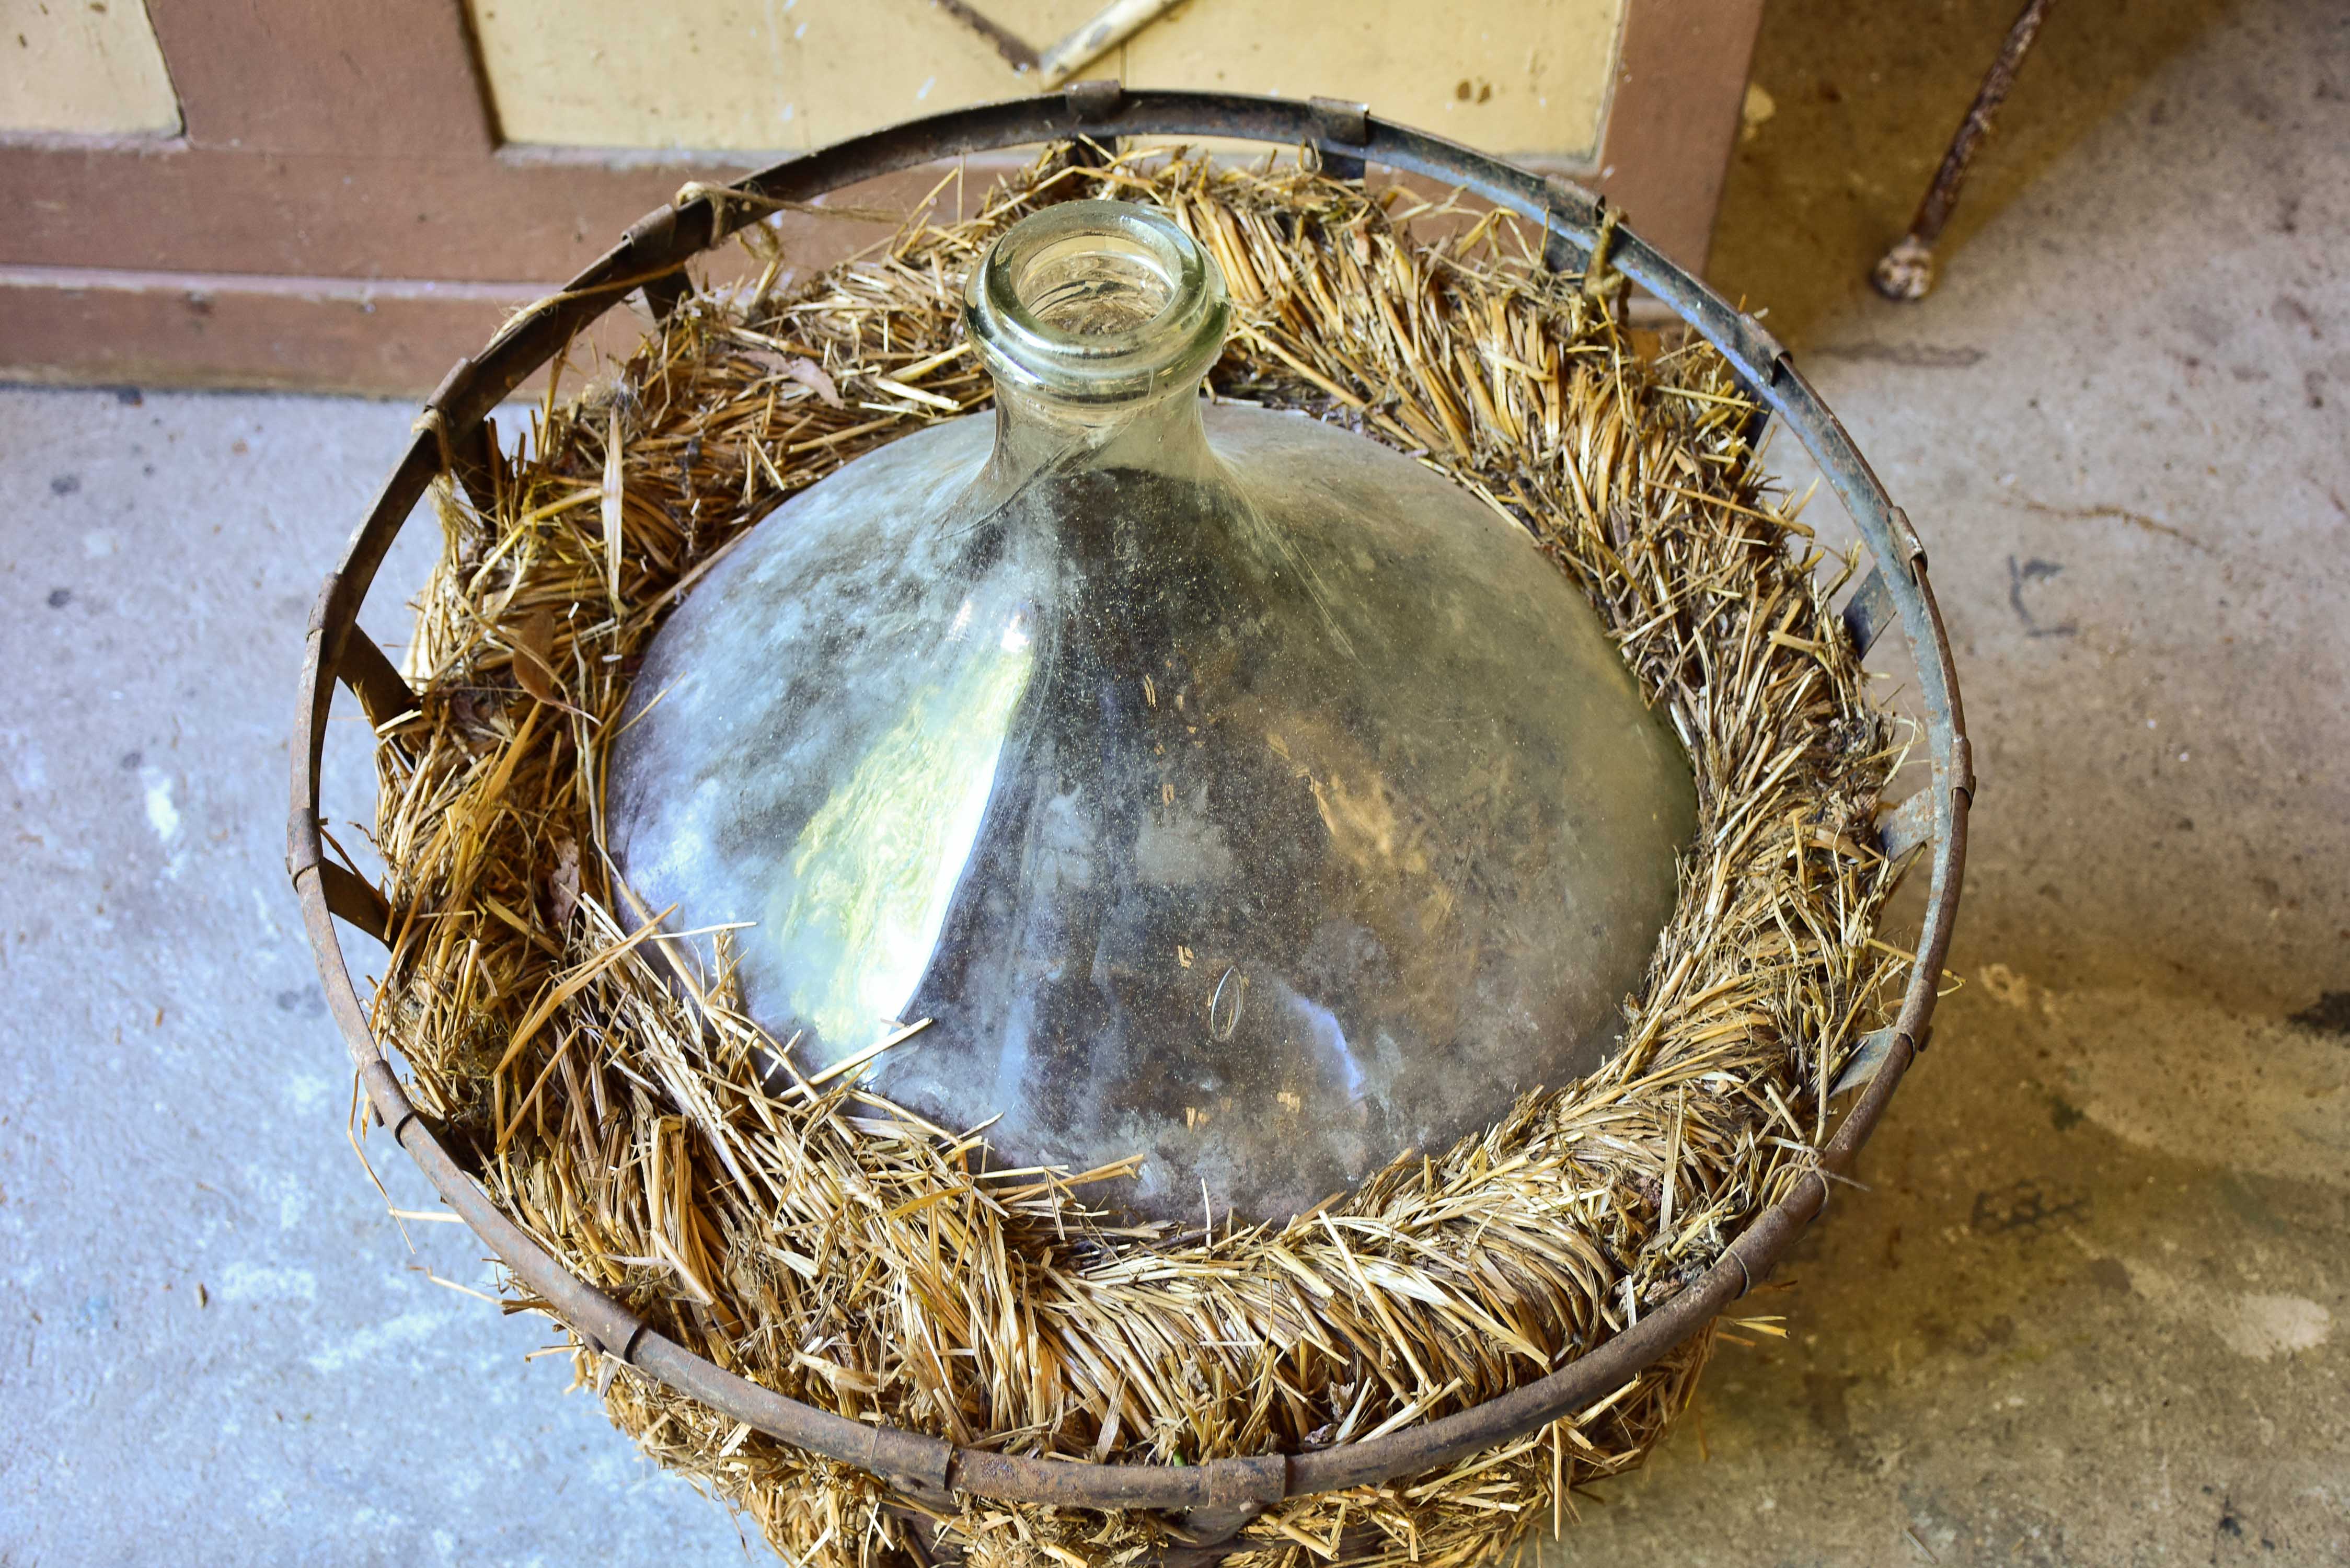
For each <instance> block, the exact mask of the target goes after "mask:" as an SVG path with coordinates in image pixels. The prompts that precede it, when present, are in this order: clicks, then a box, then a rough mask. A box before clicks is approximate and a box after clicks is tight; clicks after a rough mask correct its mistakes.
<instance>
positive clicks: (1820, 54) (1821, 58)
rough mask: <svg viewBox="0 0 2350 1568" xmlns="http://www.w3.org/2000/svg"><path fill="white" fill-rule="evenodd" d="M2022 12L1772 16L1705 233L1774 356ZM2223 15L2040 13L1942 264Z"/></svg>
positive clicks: (1822, 9) (1844, 272) (1889, 238)
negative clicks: (1774, 343) (1767, 329)
mask: <svg viewBox="0 0 2350 1568" xmlns="http://www.w3.org/2000/svg"><path fill="white" fill-rule="evenodd" d="M2020 9H2021V0H1908V3H1904V4H1900V5H1885V4H1882V3H1881V0H1774V3H1773V5H1770V7H1769V8H1768V9H1767V10H1766V11H1765V12H1764V14H1763V30H1762V34H1761V36H1759V38H1758V39H1757V40H1756V42H1755V46H1754V66H1753V75H1752V82H1753V88H1752V89H1750V91H1749V93H1748V96H1747V124H1746V127H1745V129H1744V130H1742V132H1741V140H1740V143H1739V146H1738V149H1737V151H1736V152H1735V154H1734V155H1733V157H1732V160H1731V171H1730V176H1729V180H1728V182H1727V184H1726V186H1725V188H1724V190H1723V192H1722V200H1721V214H1720V216H1719V217H1718V218H1716V220H1715V222H1714V233H1713V259H1712V264H1711V267H1710V269H1709V271H1710V273H1711V280H1712V282H1713V285H1714V286H1715V287H1717V288H1719V289H1721V292H1722V293H1723V294H1725V295H1727V296H1730V298H1731V300H1733V301H1736V300H1738V299H1740V298H1743V299H1744V300H1745V301H1747V302H1748V303H1749V304H1750V305H1751V306H1757V307H1767V308H1768V309H1769V311H1770V317H1769V320H1770V324H1771V327H1772V329H1773V331H1774V332H1775V333H1776V334H1777V335H1778V337H1780V338H1781V340H1783V342H1785V343H1787V344H1789V345H1790V346H1791V347H1796V348H1801V347H1803V346H1804V345H1805V344H1806V343H1807V342H1808V341H1809V335H1810V334H1811V333H1812V331H1813V330H1814V328H1815V327H1818V326H1819V325H1820V324H1821V322H1822V320H1823V318H1824V317H1825V316H1826V315H1827V314H1828V313H1829V312H1830V311H1832V310H1833V309H1834V308H1835V306H1837V305H1838V304H1840V303H1842V302H1843V301H1845V300H1846V299H1847V298H1848V297H1849V296H1851V295H1852V294H1853V292H1854V291H1856V290H1857V289H1861V288H1864V287H1866V276H1867V273H1868V269H1869V268H1870V267H1871V266H1872V265H1875V263H1876V261H1877V257H1878V256H1879V255H1881V254H1883V253H1884V251H1885V247H1886V246H1887V245H1888V244H1891V243H1892V242H1893V241H1894V240H1896V239H1898V238H1899V237H1900V235H1901V234H1902V233H1903V231H1905V230H1906V229H1907V228H1908V224H1909V218H1910V214H1911V213H1913V212H1915V211H1916V208H1917V204H1918V198H1919V197H1920V196H1922V195H1923V194H1924V193H1925V190H1926V185H1927V182H1928V181H1929V180H1930V179H1931V178H1932V177H1933V172H1934V169H1935V166H1936V165H1937V164H1938V163H1939V162H1940V161H1941V157H1942V153H1943V151H1944V149H1945V148H1946V147H1947V146H1948V145H1949V142H1950V133H1951V132H1952V131H1953V130H1956V129H1957V127H1958V124H1959V120H1960V117H1961V116H1963V115H1964V114H1965V112H1966V109H1967V106H1968V105H1969V104H1970V102H1972V101H1973V99H1974V94H1975V90H1976V88H1978V87H1979V86H1980V85H1981V78H1982V73H1983V72H1984V70H1985V69H1987V68H1988V67H1990V65H1991V59H1992V57H1994V56H1995V55H1996V54H1997V53H1998V52H1999V46H2000V41H2001V40H2002V38H2003V37H2005V36H2006V34H2007V29H2008V26H2009V24H2011V23H2012V22H2013V21H2014V19H2015V16H2016V14H2017V12H2018V11H2019V10H2020ZM2231 9H2233V6H2232V5H2230V4H2229V3H2228V0H2105V3H2103V4H2098V3H2095V0H2091V3H2086V4H2070V3H2060V4H2057V5H2054V6H2052V7H2051V8H2050V11H2049V15H2048V20H2047V22H2046V24H2045V25H2044V26H2043V28H2042V29H2041V34H2040V38H2039V42H2038V43H2037V44H2036V45H2035V46H2034V47H2033V52H2032V54H2031V56H2030V57H2029V58H2028V59H2026V61H2025V62H2024V66H2023V69H2022V73H2021V74H2020V75H2019V77H2018V78H2017V80H2016V84H2015V88H2014V90H2013V91H2012V93H2011V94H2010V95H2009V97H2008V100H2007V104H2006V107H2005V108H2004V109H2002V112H2001V115H2000V119H1999V121H1998V128H1997V130H1995V131H1994V132H1993V134H1992V136H1991V140H1989V141H1988V142H1987V143H1986V144H1985V145H1984V147H1983V148H1982V150H1981V152H1980V153H1978V154H1977V156H1976V160H1975V163H1974V167H1973V169H1972V171H1971V172H1970V176H1969V178H1968V182H1967V185H1966V190H1965V194H1964V195H1963V197H1962V198H1961V199H1960V202H1959V208H1958V212H1957V214H1956V216H1954V217H1953V218H1952V220H1951V222H1950V227H1949V228H1948V229H1947V230H1946V231H1945V232H1944V234H1943V239H1942V244H1941V246H1940V251H1941V254H1942V255H1943V256H1944V257H1946V258H1947V257H1948V256H1950V255H1951V254H1955V253H1957V252H1958V251H1960V250H1962V249H1963V248H1964V247H1965V245H1966V244H1967V243H1968V241H1969V240H1970V239H1971V238H1972V237H1973V236H1974V235H1975V234H1977V233H1978V232H1980V231H1981V228H1982V227H1983V225H1984V224H1985V223H1988V222H1990V220H1991V218H1993V217H1994V216H1996V215H1997V214H1998V213H1999V212H2000V211H2001V209H2002V208H2003V207H2005V206H2006V205H2007V204H2008V203H2009V202H2012V201H2013V200H2014V199H2015V198H2016V197H2017V196H2018V195H2019V194H2021V193H2022V192H2023V191H2024V190H2026V189H2027V188H2029V187H2030V186H2031V185H2032V183H2033V182H2034V181H2035V180H2037V179H2038V178H2039V177H2040V175H2041V174H2042V173H2043V171H2046V169H2047V168H2048V166H2049V165H2050V164H2051V163H2053V162H2054V161H2055V160H2056V159H2057V157H2058V156H2059V155H2061V154H2062V153H2063V152H2064V151H2065V149H2067V148H2069V147H2071V146H2072V145H2073V144H2074V142H2076V141H2078V140H2080V139H2081V138H2082V137H2083V136H2085V135H2086V134H2087V133H2088V132H2089V131H2090V130H2093V129H2094V128H2095V127H2096V126H2098V125H2100V124H2102V123H2103V122H2104V121H2106V119H2109V118H2111V116H2112V115H2113V114H2114V113H2115V111H2116V110H2117V109H2120V108H2121V106H2122V105H2123V104H2124V103H2125V102H2126V101H2127V99H2129V97H2130V96H2131V95H2132V94H2133V93H2135V92H2137V90H2138V89H2139V88H2141V87H2143V86H2144V85H2145V84H2146V82H2147V79H2148V78H2151V77H2152V76H2153V75H2154V74H2155V73H2156V71H2157V70H2158V69H2159V68H2160V67H2161V66H2162V64H2163V63H2164V62H2165V61H2167V60H2168V59H2170V58H2171V57H2173V56H2175V55H2177V54H2178V52H2179V51H2180V50H2182V49H2184V48H2185V47H2188V46H2189V44H2191V43H2193V42H2194V40H2195V39H2196V38H2198V37H2199V36H2201V35H2202V34H2203V33H2204V32H2205V30H2206V29H2208V28H2209V27H2210V26H2211V25H2212V24H2213V23H2215V22H2217V21H2218V20H2220V18H2221V17H2222V16H2226V15H2227V14H2228V13H2229V12H2230V10H2231ZM2241 90H2242V91H2243V92H2244V93H2246V94H2248V95H2251V96H2252V97H2257V96H2258V94H2259V91H2260V89H2259V88H2258V87H2257V85H2256V84H2252V83H2246V84H2245V85H2244V86H2243V88H2242V89H2241ZM2255 118H2262V117H2261V116H2259V115H2258V114H2257V112H2256V113H2255Z"/></svg>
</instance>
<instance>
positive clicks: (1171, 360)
mask: <svg viewBox="0 0 2350 1568" xmlns="http://www.w3.org/2000/svg"><path fill="white" fill-rule="evenodd" d="M963 302H964V322H965V326H966V327H967V328H968V330H969V331H970V334H971V338H972V343H973V344H974V345H975V346H976V347H977V348H978V350H979V356H980V362H981V363H982V364H983V365H984V366H985V367H986V369H987V371H988V373H989V374H990V375H991V376H993V378H994V379H995V381H996V384H997V386H998V387H999V388H1006V389H1015V390H1018V391H1024V392H1028V393H1031V394H1034V395H1035V396H1039V397H1043V398H1046V399H1049V400H1060V401H1068V402H1081V403H1112V402H1126V401H1137V400H1145V399H1149V398H1153V397H1156V396H1158V395H1160V394H1162V393H1167V392H1172V391H1176V390H1179V389H1182V388H1184V387H1186V386H1188V385H1190V384H1191V383H1193V382H1196V381H1197V380H1198V379H1200V378H1201V376H1203V375H1205V374H1206V373H1207V370H1208V368H1209V367H1210V366H1211V365H1212V364H1214V363H1215V360H1216V356H1217V355H1218V354H1219V353H1221V352H1222V349H1223V342H1224V332H1225V329H1226V327H1228V326H1229V325H1230V321H1231V315H1232V307H1231V304H1230V300H1229V297H1228V296H1227V294H1226V291H1225V287H1224V278H1223V273H1222V270H1221V269H1220V268H1219V267H1218V266H1217V265H1216V263H1215V259H1214V258H1213V257H1212V256H1211V255H1209V254H1208V253H1207V252H1206V251H1205V250H1204V249H1202V248H1201V245H1200V244H1199V243H1198V242H1197V241H1196V240H1194V239H1192V238H1191V235H1189V234H1185V233H1184V232H1183V231H1182V229H1181V228H1180V227H1178V226H1177V225H1176V224H1175V223H1174V222H1173V221H1172V220H1170V218H1168V217H1167V216H1166V214H1164V213H1161V212H1159V211H1158V210H1157V209H1155V208H1151V207H1145V206H1141V205H1139V204H1138V203H1135V202H1109V201H1079V202H1059V203H1057V204H1055V205H1054V206H1050V207H1047V208H1045V210H1044V211H1043V212H1040V213H1032V214H1030V215H1029V216H1027V217H1025V218H1023V219H1021V220H1020V221H1019V222H1018V223H1014V224H1013V225H1012V226H1011V227H1010V228H1008V229H1006V230H1004V232H1003V234H1000V235H998V236H997V237H996V240H995V243H994V244H992V245H991V246H989V247H988V251H987V254H985V255H984V256H983V257H982V258H981V260H980V263H979V265H977V266H975V267H973V268H972V272H971V275H970V277H969V279H968V280H967V281H966V282H965V284H964V286H963Z"/></svg>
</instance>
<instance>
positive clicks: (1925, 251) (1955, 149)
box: [1869, 0, 2052, 301]
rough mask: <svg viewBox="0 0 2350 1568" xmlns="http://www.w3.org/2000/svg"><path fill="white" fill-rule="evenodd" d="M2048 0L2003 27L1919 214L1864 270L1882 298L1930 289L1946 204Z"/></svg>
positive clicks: (1954, 198)
mask: <svg viewBox="0 0 2350 1568" xmlns="http://www.w3.org/2000/svg"><path fill="white" fill-rule="evenodd" d="M2051 4H2052V0H2028V3H2027V4H2026V5H2024V7H2023V11H2022V15H2020V16H2017V17H2016V18H2015V24H2014V26H2011V27H2009V28H2008V30H2007V41H2006V42H2005V43H2003V44H2002V45H2000V47H1999V57H1998V58H1997V59H1995V60H1993V61H1991V70H1990V72H1989V73H1988V74H1986V75H1985V76H1984V78H1983V80H1982V87H1981V89H1979V90H1978V91H1977V92H1976V93H1975V101H1974V102H1973V103H1972V104H1970V105H1969V106H1968V109H1967V117H1966V118H1965V119H1962V120H1960V121H1959V129H1958V132H1957V134H1955V135H1953V136H1952V137H1951V138H1950V151H1948V152H1945V153H1943V154H1942V166H1941V167H1940V168H1939V169H1937V170H1936V171H1934V182H1933V183H1932V184H1930V185H1929V186H1927V187H1926V195H1925V199H1924V200H1922V201H1920V202H1918V215H1917V216H1916V217H1914V218H1912V219H1910V220H1909V232H1908V234H1904V235H1902V236H1901V238H1900V239H1899V240H1898V241H1897V242H1896V243H1895V244H1894V246H1893V248H1892V249H1891V250H1889V251H1887V252H1886V253H1885V254H1884V255H1883V256H1882V257H1880V258H1879V259H1878V261H1877V266H1876V269H1875V271H1873V272H1872V273H1871V274H1870V275H1869V277H1870V281H1871V282H1873V283H1875V284H1876V285H1877V293H1879V294H1881V295H1883V296H1885V297H1886V298H1887V299H1894V300H1901V301H1910V300H1918V299H1923V298H1925V297H1926V296H1927V295H1928V294H1929V292H1931V290H1932V289H1933V286H1934V242H1935V241H1937V240H1939V239H1940V238H1941V237H1942V225H1943V224H1945V223H1949V222H1950V212H1951V209H1953V208H1955V207H1956V206H1957V205H1958V204H1959V190H1960V187H1961V186H1963V185H1964V184H1965V183H1966V182H1967V168H1968V165H1970V164H1971V163H1972V162H1973V161H1975V152H1976V150H1977V149H1979V148H1981V146H1982V144H1983V139H1984V138H1985V137H1987V136H1989V135H1990V134H1991V120H1992V119H1994V118H1995V117H1996V116H1997V115H1998V113H1999V106H2000V105H2001V104H2002V103H2004V102H2006V101H2007V89H2008V88H2012V87H2013V86H2014V85H2015V73H2016V72H2017V70H2019V69H2020V68H2022V65H2023V57H2024V56H2025V55H2027V54H2029V53H2031V51H2032V41H2033V39H2034V38H2037V37H2038V36H2040V24H2041V23H2043V22H2044V21H2046V20H2047V19H2048V7H2049V5H2051Z"/></svg>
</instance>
